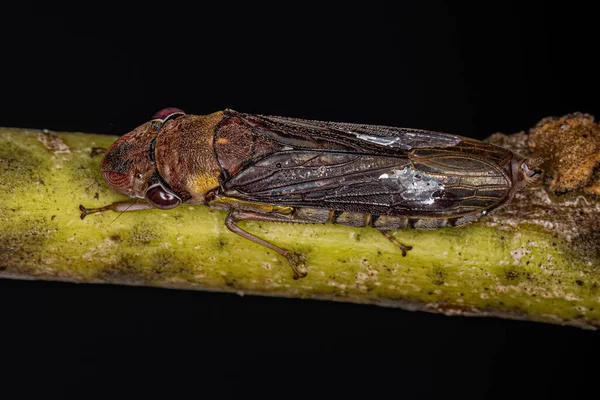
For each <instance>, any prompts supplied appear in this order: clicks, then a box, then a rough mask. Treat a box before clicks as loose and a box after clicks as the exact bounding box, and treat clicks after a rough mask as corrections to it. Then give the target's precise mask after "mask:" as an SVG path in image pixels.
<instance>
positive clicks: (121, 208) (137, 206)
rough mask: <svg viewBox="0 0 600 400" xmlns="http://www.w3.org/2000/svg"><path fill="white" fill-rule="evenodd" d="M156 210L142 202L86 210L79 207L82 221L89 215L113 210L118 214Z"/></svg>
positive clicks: (121, 202)
mask: <svg viewBox="0 0 600 400" xmlns="http://www.w3.org/2000/svg"><path fill="white" fill-rule="evenodd" d="M151 208H154V207H153V206H152V205H150V204H148V203H146V202H142V201H117V202H115V203H112V204H109V205H107V206H104V207H98V208H85V207H84V206H82V205H79V209H80V210H81V216H80V217H81V219H84V218H85V216H86V215H88V214H95V213H100V212H103V211H108V210H113V211H116V212H125V211H139V210H149V209H151Z"/></svg>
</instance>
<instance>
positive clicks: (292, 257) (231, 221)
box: [225, 210, 308, 279]
mask: <svg viewBox="0 0 600 400" xmlns="http://www.w3.org/2000/svg"><path fill="white" fill-rule="evenodd" d="M246 220H251V221H265V222H308V221H301V220H296V219H293V218H288V217H286V216H283V215H277V214H260V213H256V212H251V211H240V210H233V211H231V212H230V213H229V215H228V216H227V218H226V219H225V226H226V227H227V228H228V229H229V230H230V231H231V232H233V233H237V234H238V235H240V236H241V237H243V238H244V239H248V240H250V241H252V242H254V243H257V244H260V245H261V246H264V247H266V248H268V249H271V250H273V251H275V252H277V253H278V254H281V255H282V256H284V257H285V258H286V259H287V260H288V262H289V264H290V267H291V268H292V272H293V273H294V279H298V278H303V277H305V276H306V272H305V271H302V270H301V269H302V268H303V267H304V257H303V256H302V255H300V254H298V253H294V252H291V251H289V250H287V249H284V248H282V247H279V246H276V245H274V244H273V243H271V242H267V241H266V240H264V239H261V238H259V237H257V236H254V235H253V234H251V233H249V232H246V231H245V230H243V229H242V228H240V227H239V226H238V225H237V223H238V222H241V221H246Z"/></svg>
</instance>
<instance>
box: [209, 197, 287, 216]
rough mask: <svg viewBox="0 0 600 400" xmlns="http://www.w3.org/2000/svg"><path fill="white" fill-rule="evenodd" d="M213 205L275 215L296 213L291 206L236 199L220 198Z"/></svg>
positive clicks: (212, 202)
mask: <svg viewBox="0 0 600 400" xmlns="http://www.w3.org/2000/svg"><path fill="white" fill-rule="evenodd" d="M210 203H211V204H226V205H229V206H231V207H232V208H236V209H240V210H246V211H256V212H262V213H275V214H281V215H291V214H292V213H293V212H294V207H289V206H274V205H272V204H262V203H254V202H251V201H245V200H240V199H236V198H234V197H226V196H218V197H216V198H215V199H214V200H212V201H211V202H210Z"/></svg>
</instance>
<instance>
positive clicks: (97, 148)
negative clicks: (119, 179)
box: [90, 147, 108, 157]
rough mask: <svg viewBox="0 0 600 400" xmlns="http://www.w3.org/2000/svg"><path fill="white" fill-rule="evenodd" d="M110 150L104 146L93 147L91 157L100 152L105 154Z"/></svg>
mask: <svg viewBox="0 0 600 400" xmlns="http://www.w3.org/2000/svg"><path fill="white" fill-rule="evenodd" d="M107 151H108V149H105V148H104V147H92V151H91V153H90V156H91V157H94V156H97V155H98V154H104V153H106V152H107Z"/></svg>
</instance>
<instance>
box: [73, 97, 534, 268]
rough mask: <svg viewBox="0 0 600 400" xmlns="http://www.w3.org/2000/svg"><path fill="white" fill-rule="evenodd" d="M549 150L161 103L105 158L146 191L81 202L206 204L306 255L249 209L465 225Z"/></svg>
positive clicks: (122, 189)
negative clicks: (528, 153) (532, 151)
mask: <svg viewBox="0 0 600 400" xmlns="http://www.w3.org/2000/svg"><path fill="white" fill-rule="evenodd" d="M538 164H539V162H538V161H535V160H533V161H532V160H527V159H524V158H522V157H520V156H518V155H515V154H513V153H512V152H510V151H509V150H506V149H503V148H500V147H497V146H494V145H491V144H487V143H484V142H480V141H478V140H474V139H470V138H466V137H461V136H457V135H450V134H445V133H439V132H431V131H425V130H418V129H406V128H393V127H387V126H376V125H360V124H349V123H337V122H322V121H311V120H303V119H295V118H285V117H276V116H266V115H253V114H244V113H240V112H237V111H233V110H229V109H228V110H225V111H219V112H215V113H213V114H209V115H205V116H200V115H188V114H185V113H184V112H183V111H182V110H180V109H177V108H167V109H163V110H161V111H159V112H158V113H156V114H155V115H154V117H153V118H152V119H151V120H150V121H148V122H146V123H145V124H143V125H141V126H139V127H137V128H136V129H134V130H133V131H132V132H130V133H128V134H126V135H124V136H123V137H121V138H120V139H119V140H117V141H116V142H115V143H114V144H113V145H112V146H111V147H110V148H109V149H108V150H106V153H105V155H104V157H103V159H102V162H101V165H100V169H101V172H102V175H103V177H104V179H105V181H106V183H107V185H108V186H109V187H110V188H111V189H112V190H114V191H116V192H118V193H121V194H123V195H126V196H128V197H131V198H140V199H144V200H145V201H140V200H136V201H123V202H116V203H113V204H110V205H108V206H106V207H101V208H92V209H89V208H86V207H83V206H80V210H81V218H82V219H83V218H84V217H85V216H86V215H88V214H92V213H97V212H102V211H106V210H113V211H117V212H124V211H137V210H146V209H151V208H159V209H163V210H166V209H171V208H174V207H177V206H178V205H180V204H184V203H185V204H206V205H208V206H209V207H211V208H215V209H221V210H228V211H229V214H228V216H227V218H226V219H225V225H226V226H227V228H229V230H231V231H232V232H234V233H237V234H238V235H240V236H242V237H244V238H246V239H249V240H251V241H253V242H255V243H257V244H260V245H262V246H264V247H267V248H269V249H271V250H274V251H275V252H277V253H279V254H280V255H282V256H284V257H286V258H287V260H288V261H289V264H290V266H291V268H292V270H293V274H294V278H295V279H297V278H299V277H302V276H305V275H306V273H305V272H304V271H303V267H304V260H303V257H302V256H301V255H299V254H297V253H294V252H291V251H289V250H287V249H284V248H281V247H279V246H277V245H275V244H273V243H270V242H268V241H266V240H263V239H261V238H259V237H257V236H254V235H252V234H250V233H249V232H247V231H245V230H243V229H241V228H240V227H239V226H238V223H239V222H240V221H244V220H253V221H268V222H297V223H326V222H330V223H334V224H341V225H347V226H353V227H367V226H370V227H373V228H376V229H378V230H379V231H380V232H382V233H383V234H384V235H385V236H386V237H387V238H388V239H389V240H390V241H391V242H392V243H394V244H395V245H396V246H397V247H399V248H400V250H401V251H402V255H403V256H406V252H407V251H408V250H410V249H411V247H410V246H407V245H404V244H402V243H400V242H398V241H397V240H396V238H395V237H394V236H392V234H391V233H390V231H392V230H394V229H402V228H415V229H435V228H440V227H445V226H462V225H465V224H468V223H470V222H472V221H474V220H476V219H477V218H479V217H481V216H483V215H485V214H486V213H488V212H489V211H491V210H493V209H495V208H498V207H500V206H502V205H504V204H506V203H507V202H509V201H510V200H511V199H512V198H513V196H514V194H515V191H516V190H517V189H518V188H519V187H520V186H522V185H524V184H525V183H526V182H528V181H529V180H531V179H532V177H533V176H534V175H536V174H538V173H539V170H537V169H536V167H537V165H538Z"/></svg>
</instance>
